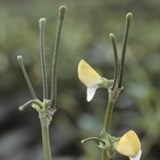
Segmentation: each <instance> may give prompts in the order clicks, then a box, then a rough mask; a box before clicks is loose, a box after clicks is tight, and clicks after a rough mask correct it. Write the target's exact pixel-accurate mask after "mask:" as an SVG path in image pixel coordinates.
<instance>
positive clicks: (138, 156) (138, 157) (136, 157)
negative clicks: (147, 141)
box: [129, 150, 142, 160]
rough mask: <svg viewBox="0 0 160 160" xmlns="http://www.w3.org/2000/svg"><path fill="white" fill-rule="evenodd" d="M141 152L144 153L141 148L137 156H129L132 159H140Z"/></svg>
mask: <svg viewBox="0 0 160 160" xmlns="http://www.w3.org/2000/svg"><path fill="white" fill-rule="evenodd" d="M141 154H142V150H140V151H139V152H138V154H137V155H136V156H135V157H129V159H130V160H140V158H141Z"/></svg>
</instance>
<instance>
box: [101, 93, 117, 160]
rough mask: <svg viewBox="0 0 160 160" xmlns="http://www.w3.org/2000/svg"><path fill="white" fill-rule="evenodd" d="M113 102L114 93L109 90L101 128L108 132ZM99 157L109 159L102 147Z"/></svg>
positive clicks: (104, 159)
mask: <svg viewBox="0 0 160 160" xmlns="http://www.w3.org/2000/svg"><path fill="white" fill-rule="evenodd" d="M114 103H115V99H114V95H113V94H112V91H111V92H109V100H108V104H107V110H106V114H105V119H104V126H103V130H105V131H106V132H109V129H110V124H111V119H112V112H113V107H114ZM101 159H102V160H109V158H108V157H107V152H106V150H104V149H103V150H102V154H101Z"/></svg>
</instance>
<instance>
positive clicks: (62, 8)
mask: <svg viewBox="0 0 160 160" xmlns="http://www.w3.org/2000/svg"><path fill="white" fill-rule="evenodd" d="M66 9H67V7H66V6H60V7H59V16H60V18H61V19H63V18H64V15H65V11H66Z"/></svg>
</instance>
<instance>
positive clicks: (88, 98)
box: [87, 86, 98, 102]
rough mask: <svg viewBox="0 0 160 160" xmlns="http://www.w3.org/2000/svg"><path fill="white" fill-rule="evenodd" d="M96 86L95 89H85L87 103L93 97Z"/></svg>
mask: <svg viewBox="0 0 160 160" xmlns="http://www.w3.org/2000/svg"><path fill="white" fill-rule="evenodd" d="M97 88H98V86H95V87H88V88H87V101H88V102H89V101H91V100H92V98H93V97H94V95H95V93H96V90H97Z"/></svg>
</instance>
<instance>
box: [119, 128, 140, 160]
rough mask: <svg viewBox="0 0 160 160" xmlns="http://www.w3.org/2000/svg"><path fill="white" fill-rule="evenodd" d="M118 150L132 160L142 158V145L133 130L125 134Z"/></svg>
mask: <svg viewBox="0 0 160 160" xmlns="http://www.w3.org/2000/svg"><path fill="white" fill-rule="evenodd" d="M116 150H117V151H118V152H119V153H120V154H122V155H125V156H127V157H129V158H130V160H139V159H140V157H141V153H142V151H141V143H140V141H139V138H138V136H137V135H136V133H135V132H134V131H132V130H130V131H128V132H127V133H125V134H124V135H123V136H122V137H121V138H120V140H119V142H118V144H117V145H116Z"/></svg>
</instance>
